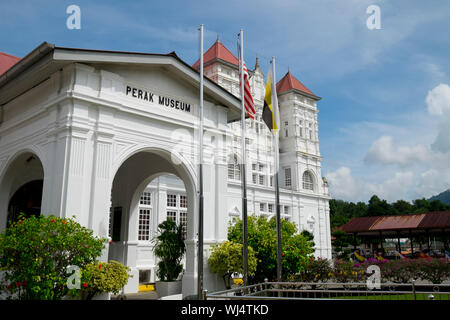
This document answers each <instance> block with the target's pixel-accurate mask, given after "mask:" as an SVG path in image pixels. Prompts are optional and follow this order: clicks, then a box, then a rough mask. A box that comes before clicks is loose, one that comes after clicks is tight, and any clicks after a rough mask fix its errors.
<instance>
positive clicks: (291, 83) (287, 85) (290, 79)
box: [277, 71, 318, 98]
mask: <svg viewBox="0 0 450 320" xmlns="http://www.w3.org/2000/svg"><path fill="white" fill-rule="evenodd" d="M289 90H298V91H301V92H303V93H306V94H308V95H311V96H313V97H315V98H318V97H317V96H316V95H315V94H314V93H312V91H311V90H309V89H308V88H307V87H306V86H305V85H304V84H303V83H301V82H300V81H299V80H298V79H297V78H296V77H294V76H293V75H292V73H291V72H290V71H288V72H287V73H286V74H285V75H284V77H283V78H281V80H280V81H278V82H277V94H280V93H283V92H286V91H289Z"/></svg>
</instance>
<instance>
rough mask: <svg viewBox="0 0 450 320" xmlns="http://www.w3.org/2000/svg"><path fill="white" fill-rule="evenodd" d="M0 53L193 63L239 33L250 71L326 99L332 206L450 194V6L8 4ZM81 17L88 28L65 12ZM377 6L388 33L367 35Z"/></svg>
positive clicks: (405, 0)
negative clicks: (101, 54) (52, 48)
mask: <svg viewBox="0 0 450 320" xmlns="http://www.w3.org/2000/svg"><path fill="white" fill-rule="evenodd" d="M0 3H1V5H0V9H1V10H0V51H2V52H6V53H10V54H13V55H17V56H19V57H23V56H24V55H26V54H27V53H28V52H30V51H31V50H32V49H34V48H35V47H36V46H38V45H39V44H40V43H41V42H43V41H47V42H51V43H54V44H55V45H58V46H67V47H80V48H90V49H108V50H124V51H143V52H156V53H167V52H170V51H173V50H174V51H176V52H177V54H178V55H179V56H180V57H181V58H182V59H183V60H185V61H186V62H188V63H189V64H192V63H194V62H195V60H196V59H197V58H198V47H199V42H198V41H199V40H198V39H199V35H198V31H197V28H198V26H199V25H200V24H201V23H203V24H204V25H205V49H207V48H208V47H209V46H210V45H211V44H212V43H213V42H214V41H215V39H216V37H217V35H219V36H220V39H221V41H222V42H223V43H224V44H225V45H226V46H227V47H228V48H229V49H230V50H232V51H233V52H234V51H235V50H236V49H235V48H236V38H237V37H236V35H237V33H238V32H239V29H241V28H242V29H244V34H245V58H246V61H247V65H248V66H249V67H251V66H253V64H254V61H255V57H256V55H258V57H259V58H260V64H261V66H262V68H263V70H264V71H265V70H267V67H268V65H269V59H270V57H272V56H275V57H276V59H277V73H278V74H277V77H278V78H281V77H282V76H283V75H284V74H285V73H286V72H287V69H288V68H289V69H290V71H291V73H293V74H294V75H295V76H296V77H297V78H298V79H299V80H300V81H302V82H303V83H304V84H305V85H306V86H307V87H308V88H309V89H311V90H312V91H313V92H314V93H315V94H316V95H318V96H320V97H322V98H323V99H322V100H321V101H319V104H318V107H319V110H320V112H319V138H320V148H321V153H322V156H323V163H322V174H323V175H324V176H325V177H326V178H327V179H328V181H329V184H330V192H331V195H332V197H335V198H340V199H345V200H351V201H359V200H361V201H367V200H368V199H369V198H370V196H371V195H372V194H374V193H376V194H378V195H379V196H380V197H382V198H385V199H387V200H388V201H395V200H397V199H406V200H411V199H416V198H420V197H429V196H431V195H434V194H437V193H439V192H441V191H443V190H445V189H447V188H450V129H449V128H448V127H449V125H448V124H449V123H450V86H449V85H450V71H449V70H450V59H449V55H448V53H449V52H450V22H449V21H450V2H449V1H447V0H443V1H439V0H435V1H416V0H414V1H411V0H395V1H394V0H389V1H377V0H367V1H366V0H341V1H332V0H322V1H320V0H305V1H288V0H281V1H261V0H260V1H234V0H230V1H215V0H209V1H195V0H191V1H174V0H166V1H95V3H94V2H92V1H79V0H73V1H61V0H59V1H20V2H14V1H4V0H0ZM71 4H75V5H78V6H79V7H80V9H81V29H80V30H69V29H67V27H66V20H67V18H68V16H69V15H68V14H67V13H66V8H67V7H68V6H69V5H71ZM370 5H377V6H379V8H380V13H381V29H379V30H377V29H375V30H369V29H368V28H367V26H366V21H367V19H368V18H369V17H370V15H371V14H367V13H366V10H367V8H368V7H369V6H370Z"/></svg>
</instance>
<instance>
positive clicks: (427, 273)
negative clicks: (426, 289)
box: [417, 258, 450, 284]
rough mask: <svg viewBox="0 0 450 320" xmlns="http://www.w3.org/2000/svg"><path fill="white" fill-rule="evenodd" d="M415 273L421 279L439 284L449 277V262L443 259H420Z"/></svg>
mask: <svg viewBox="0 0 450 320" xmlns="http://www.w3.org/2000/svg"><path fill="white" fill-rule="evenodd" d="M417 273H418V274H419V275H420V277H421V278H422V280H428V281H430V282H431V283H433V284H440V283H442V282H443V281H444V280H446V279H448V278H450V263H448V262H447V261H446V260H445V259H437V258H432V259H421V260H420V261H418V263H417Z"/></svg>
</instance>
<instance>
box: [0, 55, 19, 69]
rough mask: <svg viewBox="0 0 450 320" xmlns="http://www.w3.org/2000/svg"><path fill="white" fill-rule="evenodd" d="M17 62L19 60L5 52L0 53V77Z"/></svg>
mask: <svg viewBox="0 0 450 320" xmlns="http://www.w3.org/2000/svg"><path fill="white" fill-rule="evenodd" d="M19 60H21V58H19V57H16V56H13V55H11V54H8V53H5V52H0V75H2V74H3V73H4V72H6V71H7V70H9V69H10V68H11V67H12V66H13V65H15V64H16V63H17V62H18V61H19Z"/></svg>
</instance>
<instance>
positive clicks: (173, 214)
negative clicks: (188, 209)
mask: <svg viewBox="0 0 450 320" xmlns="http://www.w3.org/2000/svg"><path fill="white" fill-rule="evenodd" d="M167 220H170V221H173V222H175V223H177V212H176V211H167Z"/></svg>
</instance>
